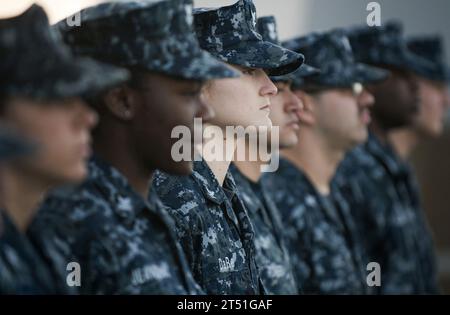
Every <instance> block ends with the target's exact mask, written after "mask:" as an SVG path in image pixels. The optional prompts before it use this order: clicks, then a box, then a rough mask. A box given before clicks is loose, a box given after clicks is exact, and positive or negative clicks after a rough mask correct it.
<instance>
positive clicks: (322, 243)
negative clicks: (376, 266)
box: [262, 159, 370, 294]
mask: <svg viewBox="0 0 450 315" xmlns="http://www.w3.org/2000/svg"><path fill="white" fill-rule="evenodd" d="M262 182H263V185H264V186H265V187H266V188H265V189H266V190H267V191H268V192H269V193H270V196H271V198H273V201H274V202H275V204H276V205H277V208H278V209H279V211H280V214H281V217H282V222H283V231H284V234H285V237H286V239H287V240H288V250H289V253H290V257H291V261H292V265H293V267H294V272H295V276H296V281H297V283H298V284H300V285H301V288H302V289H303V292H304V293H305V294H366V293H369V292H370V289H369V288H368V287H367V285H366V274H365V266H363V264H362V259H363V257H364V256H363V255H364V251H363V248H362V247H361V245H360V242H359V240H358V239H357V234H356V227H355V223H354V222H353V221H352V217H351V215H350V214H349V205H348V204H347V202H346V201H345V199H344V198H343V197H342V196H341V195H340V193H339V191H338V190H334V189H333V190H332V192H331V193H330V195H328V196H324V195H321V194H320V193H319V192H318V191H317V190H316V189H315V188H314V186H313V185H312V183H311V181H310V180H309V179H308V178H307V176H306V175H305V174H304V173H303V172H302V171H301V170H300V169H298V168H297V167H295V166H294V165H293V164H292V163H290V162H289V161H287V160H285V159H280V166H279V169H278V170H277V172H275V173H273V174H271V173H267V174H265V175H264V177H263V180H262Z"/></svg>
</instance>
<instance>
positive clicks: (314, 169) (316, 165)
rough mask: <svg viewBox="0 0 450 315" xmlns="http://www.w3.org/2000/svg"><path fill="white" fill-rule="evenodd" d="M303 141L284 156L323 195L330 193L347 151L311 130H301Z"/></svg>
mask: <svg viewBox="0 0 450 315" xmlns="http://www.w3.org/2000/svg"><path fill="white" fill-rule="evenodd" d="M299 133H300V134H301V140H300V141H299V142H298V143H297V145H296V146H295V147H293V148H291V149H288V150H284V151H283V152H282V154H283V156H284V157H285V158H287V159H288V160H289V161H291V162H292V163H293V164H294V165H295V166H296V167H297V168H299V169H301V170H302V171H303V172H304V173H305V174H306V175H307V176H308V178H309V179H310V180H311V182H312V184H313V186H314V187H315V188H316V189H317V190H318V191H319V192H320V193H321V194H323V195H328V194H329V193H330V183H331V180H332V179H333V176H334V174H335V172H336V169H337V167H338V165H339V163H340V162H341V161H342V159H343V157H344V154H345V150H344V149H339V148H335V147H333V146H331V145H330V144H329V143H327V141H326V139H324V137H323V136H319V135H317V134H315V133H314V132H311V131H309V130H304V131H302V130H300V131H299Z"/></svg>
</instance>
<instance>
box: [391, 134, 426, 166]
mask: <svg viewBox="0 0 450 315" xmlns="http://www.w3.org/2000/svg"><path fill="white" fill-rule="evenodd" d="M388 137H389V142H390V143H391V144H392V146H393V148H394V150H395V152H396V153H397V154H398V155H399V156H400V157H401V158H402V159H403V160H407V159H409V157H410V156H411V154H412V152H413V150H414V149H415V148H416V146H417V143H418V142H419V138H418V136H417V133H416V132H414V130H412V129H411V128H401V129H398V130H394V131H391V132H389V135H388Z"/></svg>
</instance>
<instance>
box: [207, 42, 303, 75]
mask: <svg viewBox="0 0 450 315" xmlns="http://www.w3.org/2000/svg"><path fill="white" fill-rule="evenodd" d="M213 54H214V55H216V56H217V57H218V58H220V59H221V60H223V61H226V62H228V63H231V64H235V65H239V66H244V67H250V68H260V69H264V70H266V72H267V74H268V75H269V76H280V75H285V74H288V73H291V72H293V71H295V70H296V69H298V68H299V67H300V66H301V65H302V64H303V61H304V57H303V55H302V54H299V53H296V52H294V51H292V50H289V49H286V48H283V47H281V46H278V45H275V44H272V43H270V42H266V41H242V42H240V43H239V44H237V45H235V46H231V47H224V48H223V50H222V51H221V52H215V53H213Z"/></svg>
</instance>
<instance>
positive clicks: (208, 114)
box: [195, 97, 215, 122]
mask: <svg viewBox="0 0 450 315" xmlns="http://www.w3.org/2000/svg"><path fill="white" fill-rule="evenodd" d="M198 102H199V107H198V110H197V113H196V115H195V117H197V118H201V119H202V120H203V122H207V121H209V120H211V119H212V118H213V117H214V116H215V113H214V109H213V108H212V107H211V106H209V105H208V104H207V103H206V102H205V101H204V99H203V97H199V101H198Z"/></svg>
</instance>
